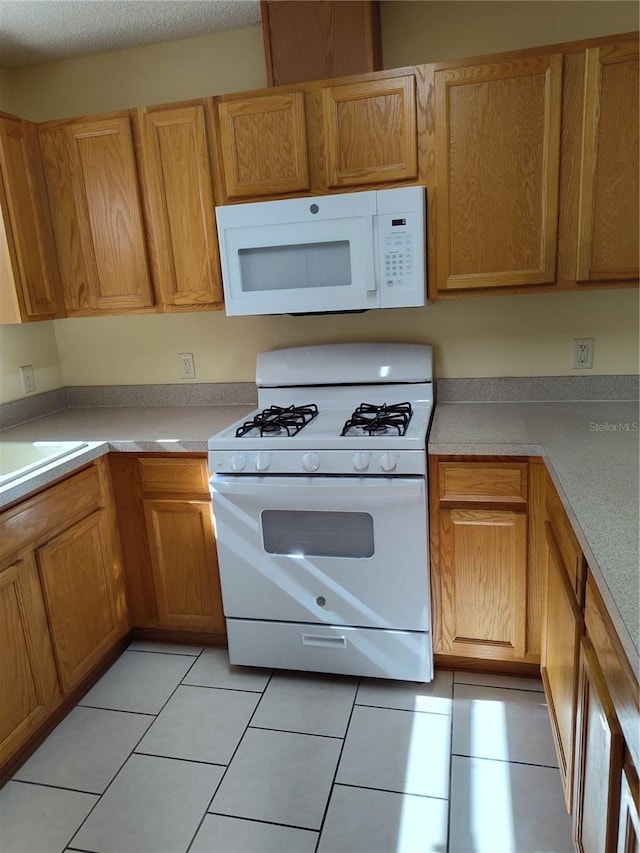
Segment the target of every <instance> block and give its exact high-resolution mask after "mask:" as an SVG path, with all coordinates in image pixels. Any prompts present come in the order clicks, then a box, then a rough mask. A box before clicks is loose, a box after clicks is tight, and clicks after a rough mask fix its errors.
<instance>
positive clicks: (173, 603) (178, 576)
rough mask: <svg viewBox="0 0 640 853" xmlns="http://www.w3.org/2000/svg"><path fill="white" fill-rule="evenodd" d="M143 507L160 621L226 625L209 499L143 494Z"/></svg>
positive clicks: (198, 627) (205, 628) (193, 626)
mask: <svg viewBox="0 0 640 853" xmlns="http://www.w3.org/2000/svg"><path fill="white" fill-rule="evenodd" d="M144 513H145V518H146V524H147V536H148V539H149V545H150V548H151V566H152V571H153V581H154V586H155V590H156V600H157V606H158V617H159V620H160V622H161V624H162V625H163V626H166V627H168V628H187V629H191V630H201V631H224V624H225V623H224V616H223V613H222V600H221V596H220V587H219V581H218V559H217V553H216V548H215V538H214V532H213V515H212V511H211V501H210V500H206V501H193V500H190V501H187V500H181V501H169V500H166V501H165V500H145V501H144Z"/></svg>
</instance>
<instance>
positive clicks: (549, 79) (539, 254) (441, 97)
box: [434, 54, 562, 292]
mask: <svg viewBox="0 0 640 853" xmlns="http://www.w3.org/2000/svg"><path fill="white" fill-rule="evenodd" d="M561 83H562V56H561V55H560V54H553V55H548V56H533V57H526V58H523V59H514V60H511V61H506V60H505V61H502V62H492V63H487V64H478V65H472V66H463V67H458V68H451V69H444V70H438V71H436V73H435V122H436V127H437V128H438V132H437V138H436V149H435V152H436V184H437V186H436V188H435V189H436V203H435V213H436V244H435V255H434V258H435V265H436V267H435V273H436V288H437V290H438V291H440V292H446V291H456V290H457V291H459V290H461V289H468V288H495V287H519V286H523V285H534V284H544V283H552V282H554V280H555V270H556V244H557V216H558V163H559V144H560V109H561Z"/></svg>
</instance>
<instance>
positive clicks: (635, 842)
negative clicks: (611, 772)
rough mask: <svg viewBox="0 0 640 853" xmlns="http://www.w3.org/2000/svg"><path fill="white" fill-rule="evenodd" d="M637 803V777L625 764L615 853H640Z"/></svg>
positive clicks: (639, 797)
mask: <svg viewBox="0 0 640 853" xmlns="http://www.w3.org/2000/svg"><path fill="white" fill-rule="evenodd" d="M639 801H640V791H639V789H638V777H637V775H636V772H635V770H634V769H633V767H632V766H631V764H625V766H624V768H623V771H622V785H621V787H620V821H619V823H618V846H617V848H616V853H640V814H639V813H638V802H639Z"/></svg>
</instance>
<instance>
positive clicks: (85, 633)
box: [36, 510, 127, 690]
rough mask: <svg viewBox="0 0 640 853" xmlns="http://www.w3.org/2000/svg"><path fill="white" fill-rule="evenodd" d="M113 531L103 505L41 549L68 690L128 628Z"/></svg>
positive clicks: (43, 577)
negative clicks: (117, 576)
mask: <svg viewBox="0 0 640 853" xmlns="http://www.w3.org/2000/svg"><path fill="white" fill-rule="evenodd" d="M110 537H111V531H110V530H109V515H108V513H107V511H106V510H98V511H97V512H94V513H93V514H92V515H90V516H89V517H88V518H86V519H84V520H83V521H81V522H79V523H78V524H75V525H74V526H73V527H70V528H69V529H68V530H65V531H64V533H61V534H60V535H59V536H56V537H55V538H54V539H52V540H51V541H50V542H48V543H47V544H46V545H43V546H42V547H41V548H38V550H37V552H36V555H37V559H38V564H39V568H40V578H41V582H42V588H43V593H44V598H45V602H46V606H47V613H48V617H49V624H50V627H51V636H52V640H53V648H54V652H55V657H56V662H57V666H58V672H59V675H60V681H61V683H62V686H63V689H64V690H69V689H70V688H71V687H73V685H74V684H76V683H77V682H78V681H79V680H80V679H81V678H82V677H83V676H84V675H85V674H86V673H87V672H89V670H90V669H91V668H92V667H93V666H94V664H96V663H97V662H98V661H99V660H100V658H101V657H102V656H103V655H104V654H105V652H106V651H107V650H108V649H109V647H110V646H112V645H113V644H114V643H115V641H116V640H117V639H118V638H119V637H120V636H122V634H124V633H125V631H126V627H127V626H126V624H125V622H124V619H123V615H122V614H123V611H124V601H123V598H124V591H123V589H122V588H121V587H120V586H119V585H117V584H116V577H115V574H116V569H115V566H114V556H115V555H114V553H113V549H112V544H111V538H110Z"/></svg>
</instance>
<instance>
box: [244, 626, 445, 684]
mask: <svg viewBox="0 0 640 853" xmlns="http://www.w3.org/2000/svg"><path fill="white" fill-rule="evenodd" d="M227 637H228V640H229V659H230V661H231V663H232V664H240V665H242V666H261V667H268V668H275V669H295V670H306V671H310V672H331V673H339V674H341V675H365V676H371V677H373V678H393V679H400V680H403V681H431V679H432V678H433V652H432V647H431V634H430V633H429V632H428V631H427V632H420V631H392V630H376V629H371V628H346V627H340V626H334V625H312V624H305V623H302V622H261V621H258V620H251V619H227Z"/></svg>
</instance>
